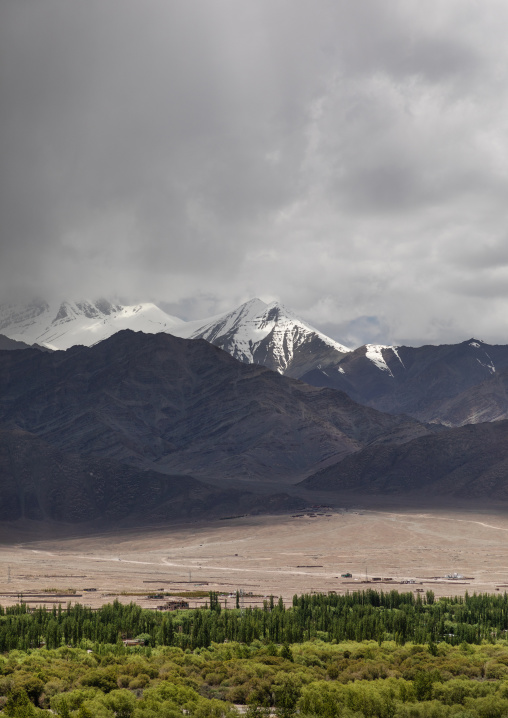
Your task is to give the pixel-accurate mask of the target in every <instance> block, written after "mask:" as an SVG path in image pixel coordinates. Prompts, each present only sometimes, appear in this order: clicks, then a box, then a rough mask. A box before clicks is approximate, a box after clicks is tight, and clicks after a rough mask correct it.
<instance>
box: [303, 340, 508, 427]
mask: <svg viewBox="0 0 508 718" xmlns="http://www.w3.org/2000/svg"><path fill="white" fill-rule="evenodd" d="M506 368H508V346H506V345H501V346H492V345H488V344H485V343H484V342H481V341H478V340H474V339H471V340H468V341H465V342H462V343H461V344H452V345H441V346H423V347H404V346H402V347H380V346H373V345H367V346H363V347H359V348H358V349H356V350H355V351H353V352H350V353H349V354H347V355H346V356H345V357H344V358H343V359H342V360H341V361H340V362H339V363H336V364H331V365H328V366H324V365H322V366H321V367H319V368H318V367H316V368H314V369H313V370H311V371H310V372H307V373H306V374H304V375H303V376H302V380H303V381H306V382H308V383H310V384H312V385H313V386H326V387H333V388H335V389H341V390H342V391H345V392H347V394H348V395H349V396H351V397H352V398H353V399H354V400H355V401H358V402H360V403H362V404H365V405H367V406H372V407H375V408H376V409H379V410H380V411H386V412H390V413H394V414H396V413H406V414H408V415H410V416H413V417H415V418H417V419H419V420H420V421H423V422H442V423H445V424H448V425H452V426H456V425H461V424H464V423H469V422H471V421H484V420H487V417H488V416H491V417H493V418H499V414H497V413H496V411H495V410H494V411H492V412H489V411H484V410H482V409H481V408H480V407H475V403H474V399H473V396H474V393H473V394H470V395H469V408H468V410H467V411H465V410H464V411H459V410H458V409H457V410H453V409H452V405H453V401H454V399H455V398H456V397H459V396H461V397H462V399H461V401H462V402H466V401H467V398H466V397H467V395H468V392H469V390H471V389H472V388H473V387H477V386H479V385H480V384H482V383H483V382H487V383H488V385H489V386H490V391H491V395H492V397H493V401H494V402H495V401H496V399H495V398H494V396H495V394H496V389H497V388H498V384H496V382H495V377H496V375H497V373H499V372H500V371H502V370H504V369H506ZM489 420H490V419H489Z"/></svg>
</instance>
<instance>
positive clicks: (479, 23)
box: [0, 0, 508, 346]
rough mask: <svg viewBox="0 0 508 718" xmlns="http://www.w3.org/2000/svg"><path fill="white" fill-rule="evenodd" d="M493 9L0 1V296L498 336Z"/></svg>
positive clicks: (504, 177) (506, 84) (502, 44)
mask: <svg viewBox="0 0 508 718" xmlns="http://www.w3.org/2000/svg"><path fill="white" fill-rule="evenodd" d="M507 27H508V4H507V3H506V2H504V0H502V1H499V2H498V1H497V0H458V1H457V0H446V2H443V0H426V2H425V3H422V2H421V0H383V1H382V2H381V1H380V0H355V1H354V2H351V0H330V1H328V0H255V1H254V0H192V1H189V0H87V1H86V2H82V0H37V2H33V1H30V0H0V217H1V222H0V300H1V301H2V302H17V301H22V300H23V299H24V298H28V297H29V296H30V297H34V296H40V297H45V298H48V299H49V298H55V297H59V298H62V299H63V298H66V299H69V298H72V299H77V298H84V297H87V298H94V297H98V296H106V297H110V298H119V299H121V300H122V301H125V302H127V303H134V302H140V301H153V302H155V303H158V304H159V305H160V306H161V307H163V308H164V309H166V310H167V311H169V312H170V313H172V314H175V315H177V316H180V317H182V318H184V319H195V318H201V317H206V316H210V315H213V314H217V313H219V312H223V311H226V310H230V309H233V308H234V307H236V306H238V305H239V304H240V303H242V302H244V301H246V300H248V299H250V298H252V297H256V296H257V297H260V298H261V299H263V300H264V301H274V300H278V301H281V302H282V303H284V304H285V305H286V306H287V307H290V308H291V309H293V310H294V311H295V312H297V313H298V314H299V315H300V316H302V318H304V319H306V320H307V321H309V322H310V323H311V324H313V325H314V326H317V327H318V328H320V329H321V330H323V331H325V332H326V333H328V334H329V335H330V336H332V337H333V338H335V339H337V340H339V341H341V342H343V343H345V344H347V345H349V346H358V345H360V344H363V343H365V342H375V343H383V344H410V345H414V346H416V345H420V344H424V343H444V342H446V343H452V342H456V341H462V340H465V339H468V338H470V337H473V336H474V337H476V338H479V339H484V340H485V341H490V342H497V343H503V344H506V343H508V201H507V200H508V43H507V42H506V28H507Z"/></svg>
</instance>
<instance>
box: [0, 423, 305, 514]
mask: <svg viewBox="0 0 508 718" xmlns="http://www.w3.org/2000/svg"><path fill="white" fill-rule="evenodd" d="M0 487H1V501H0V521H16V520H19V519H29V520H32V521H57V522H66V523H79V522H91V521H105V522H107V524H108V525H111V524H112V523H113V524H121V523H122V522H124V523H125V522H129V523H131V524H132V522H133V521H134V522H136V524H137V525H139V524H140V523H142V522H143V521H146V520H149V521H150V522H152V523H158V522H161V523H162V522H168V521H181V520H185V519H189V518H200V517H204V516H206V517H207V518H212V517H216V516H227V515H231V514H232V513H240V512H246V511H249V512H258V511H260V510H261V508H265V507H266V505H268V506H270V507H271V508H272V510H278V509H280V508H293V507H296V506H298V505H300V504H301V503H302V502H301V500H300V501H299V500H298V499H294V498H290V497H289V496H284V495H282V496H281V495H279V496H271V497H264V498H263V499H262V500H261V499H260V498H259V497H258V496H255V495H253V494H252V493H249V492H245V491H241V490H235V489H229V490H227V491H224V490H221V489H218V488H217V487H215V486H211V485H209V484H205V483H203V482H201V481H198V480H196V479H194V478H193V477H191V476H175V475H167V474H162V473H159V472H156V471H153V470H149V469H148V470H142V469H139V468H136V467H133V466H128V465H126V464H120V463H118V462H115V461H112V460H111V459H100V458H95V457H90V456H83V455H78V454H67V453H65V452H61V451H59V450H58V449H56V448H55V447H53V446H51V445H49V444H47V443H46V442H44V441H42V440H41V439H39V438H37V437H35V436H33V435H32V434H29V433H27V432H24V431H20V430H13V431H5V430H3V431H2V430H0Z"/></svg>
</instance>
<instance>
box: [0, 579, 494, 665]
mask: <svg viewBox="0 0 508 718" xmlns="http://www.w3.org/2000/svg"><path fill="white" fill-rule="evenodd" d="M507 631H508V595H507V594H506V593H503V594H499V595H497V594H496V595H492V594H472V595H469V594H467V593H466V595H465V596H464V597H455V598H440V599H439V600H436V598H435V596H434V594H433V592H432V591H427V593H426V594H416V596H415V595H414V594H413V593H412V592H406V593H404V592H402V593H399V592H398V591H389V592H383V591H374V590H366V591H355V592H352V593H348V594H346V595H342V596H339V595H336V594H333V593H332V594H316V595H308V594H307V595H301V596H294V598H293V604H292V606H290V607H285V606H284V603H283V601H282V599H279V600H278V601H274V599H273V597H272V598H270V599H269V600H267V601H265V602H264V605H263V607H262V608H250V607H249V608H246V609H242V608H233V609H224V608H222V607H221V602H220V596H219V594H218V593H216V592H210V596H209V603H208V604H207V606H206V608H204V609H203V608H200V609H193V610H184V611H177V612H174V613H172V612H168V611H157V610H152V609H142V608H140V607H139V606H137V605H136V604H134V603H131V604H129V605H125V604H122V603H120V602H119V601H115V602H114V603H112V604H108V605H106V606H103V607H102V608H100V609H98V610H92V609H91V608H88V607H85V606H82V605H80V604H75V605H74V606H71V605H70V604H69V605H67V607H62V606H61V605H60V606H59V607H58V608H56V607H54V608H52V609H47V608H44V607H39V608H37V609H35V610H34V611H29V610H28V609H27V606H26V605H25V604H23V603H20V604H18V605H16V606H12V607H9V608H3V607H1V606H0V652H6V651H10V650H13V649H20V650H27V649H29V648H36V647H40V646H42V645H45V646H46V647H47V648H48V649H52V648H58V647H59V646H62V645H68V646H73V647H76V646H80V645H82V644H83V642H84V641H87V642H93V643H97V644H115V643H117V642H119V641H121V639H122V638H131V637H140V636H141V637H142V639H143V640H144V641H145V642H146V644H147V645H149V646H152V647H155V646H177V647H179V648H182V649H184V650H185V649H191V650H194V649H196V648H201V647H207V646H209V645H210V644H211V643H212V642H215V643H223V642H224V641H235V642H238V643H240V644H242V643H246V644H249V643H251V642H252V641H254V640H261V641H264V642H272V643H275V644H285V643H287V644H290V643H302V642H304V641H307V640H311V639H313V638H320V639H321V640H323V641H329V642H332V641H335V642H339V641H348V640H351V641H364V640H374V641H377V642H382V641H385V640H393V641H395V642H396V643H397V644H399V645H404V644H405V643H406V642H407V641H411V642H413V643H419V644H425V643H427V644H429V645H431V646H433V645H435V644H437V643H439V642H443V641H444V642H446V643H450V644H452V645H458V644H460V643H467V644H480V643H481V642H482V641H485V640H487V641H494V640H496V638H499V637H502V636H504V635H505V633H506V632H507Z"/></svg>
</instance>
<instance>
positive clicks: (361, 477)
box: [302, 421, 508, 500]
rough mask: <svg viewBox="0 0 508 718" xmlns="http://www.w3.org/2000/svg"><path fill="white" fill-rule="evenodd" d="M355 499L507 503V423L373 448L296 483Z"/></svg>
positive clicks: (455, 430) (468, 428) (456, 430)
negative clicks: (408, 496)
mask: <svg viewBox="0 0 508 718" xmlns="http://www.w3.org/2000/svg"><path fill="white" fill-rule="evenodd" d="M302 485H303V486H305V487H306V488H308V489H314V490H316V489H317V490H330V491H332V490H333V491H348V492H353V493H357V494H369V493H379V494H405V493H410V492H427V493H431V494H432V495H434V496H439V495H442V496H444V495H448V496H455V497H460V498H475V497H483V498H489V499H499V500H501V499H503V500H506V499H508V421H499V422H493V423H488V424H478V425H470V426H463V427H460V428H455V429H450V430H448V431H444V432H442V433H440V434H437V435H428V436H423V437H420V438H418V439H414V440H413V441H410V442H408V443H407V444H404V445H403V446H382V447H380V446H375V447H369V448H367V449H364V450H362V451H360V452H358V453H356V454H354V455H351V456H347V457H346V458H345V459H344V460H343V461H341V462H340V463H338V464H335V465H334V466H329V467H327V468H325V469H323V470H321V471H319V472H318V473H316V474H314V475H313V476H309V477H308V478H307V479H305V480H304V481H303V482H302Z"/></svg>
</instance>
